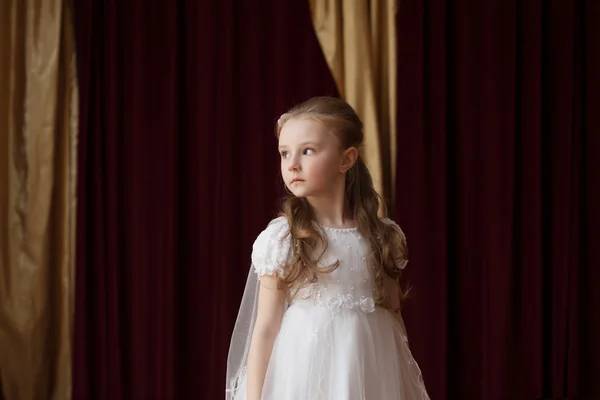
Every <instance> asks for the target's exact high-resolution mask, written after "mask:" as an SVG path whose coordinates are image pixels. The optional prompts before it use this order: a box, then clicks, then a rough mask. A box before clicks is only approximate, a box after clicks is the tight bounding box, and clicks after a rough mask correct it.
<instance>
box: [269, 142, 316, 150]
mask: <svg viewBox="0 0 600 400" xmlns="http://www.w3.org/2000/svg"><path fill="white" fill-rule="evenodd" d="M307 144H312V145H315V144H319V142H313V141H310V142H302V143H300V146H306V145H307ZM287 148H288V146H286V145H283V146H279V150H281V149H287Z"/></svg>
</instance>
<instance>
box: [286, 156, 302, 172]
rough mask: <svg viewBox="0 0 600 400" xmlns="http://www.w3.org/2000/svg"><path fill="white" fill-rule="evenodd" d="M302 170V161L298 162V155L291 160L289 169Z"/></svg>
mask: <svg viewBox="0 0 600 400" xmlns="http://www.w3.org/2000/svg"><path fill="white" fill-rule="evenodd" d="M298 170H300V163H299V162H298V157H294V158H293V159H292V160H290V166H289V167H288V171H290V172H292V171H298Z"/></svg>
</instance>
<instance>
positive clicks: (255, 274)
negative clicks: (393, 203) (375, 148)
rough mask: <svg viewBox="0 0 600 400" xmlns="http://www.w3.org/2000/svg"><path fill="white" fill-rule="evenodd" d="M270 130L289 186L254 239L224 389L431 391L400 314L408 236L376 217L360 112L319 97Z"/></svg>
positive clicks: (345, 395)
mask: <svg viewBox="0 0 600 400" xmlns="http://www.w3.org/2000/svg"><path fill="white" fill-rule="evenodd" d="M276 132H277V137H278V139H279V153H280V155H281V176H282V178H283V180H284V182H285V185H286V187H287V189H288V191H289V194H290V195H289V197H288V198H287V199H286V200H285V202H284V205H283V210H282V212H281V214H280V216H279V217H278V218H276V219H274V220H272V221H271V222H270V223H269V224H268V226H267V227H266V229H265V230H264V231H263V232H261V233H260V235H259V236H258V238H257V239H256V241H255V242H254V246H253V251H252V268H251V271H250V273H249V276H248V281H247V285H246V290H245V292H244V297H243V299H242V305H241V307H240V312H239V315H238V321H237V322H236V326H235V329H234V332H233V335H232V340H231V347H230V350H229V359H228V367H227V368H228V370H227V391H226V393H227V399H235V400H239V399H244V400H245V399H247V400H258V399H267V400H295V399H327V400H354V399H356V400H359V399H360V400H363V399H366V400H388V399H389V400H392V399H394V400H396V399H410V400H412V399H429V396H428V395H427V392H426V390H425V387H424V385H423V380H422V378H421V372H420V370H419V367H418V365H417V363H416V362H415V360H414V358H413V357H412V355H411V352H410V350H409V346H408V341H407V337H406V330H405V328H404V324H403V322H402V318H401V316H400V298H401V297H402V293H401V290H400V287H399V284H398V282H399V279H400V275H401V271H402V269H403V268H404V267H405V266H406V264H407V262H408V260H407V258H406V255H407V249H406V239H405V236H404V234H403V232H402V231H401V230H400V228H399V227H398V225H396V223H394V222H393V221H391V220H390V219H387V218H379V217H378V214H377V213H378V210H379V208H380V206H381V207H382V203H381V201H380V198H379V196H378V194H377V193H376V191H375V190H374V189H373V182H372V179H371V176H370V174H369V171H368V169H367V167H366V166H365V164H364V162H363V161H362V160H361V157H360V155H359V150H358V149H359V148H360V146H361V145H362V141H363V133H362V122H361V121H360V119H359V118H358V116H357V115H356V113H355V112H354V110H353V109H352V108H351V107H350V106H349V105H348V104H347V103H345V102H343V101H341V100H339V99H336V98H328V97H318V98H313V99H310V100H308V101H306V102H305V103H303V104H300V105H299V106H297V107H295V108H293V109H292V110H290V111H289V112H287V113H286V114H283V115H282V116H281V118H280V119H279V120H278V122H277V128H276Z"/></svg>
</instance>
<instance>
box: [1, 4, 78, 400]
mask: <svg viewBox="0 0 600 400" xmlns="http://www.w3.org/2000/svg"><path fill="white" fill-rule="evenodd" d="M73 35H74V32H73V20H72V8H71V4H69V3H67V0H53V1H42V0H31V1H22V0H0V379H1V383H0V388H2V390H3V391H4V396H5V398H6V399H8V400H30V399H68V398H70V396H71V338H72V315H73V285H74V279H73V278H74V224H75V177H76V166H75V161H76V157H75V149H76V147H75V146H76V132H77V129H76V128H77V127H76V122H77V93H78V92H77V80H76V72H75V68H76V67H75V51H74V40H73ZM0 397H1V396H0Z"/></svg>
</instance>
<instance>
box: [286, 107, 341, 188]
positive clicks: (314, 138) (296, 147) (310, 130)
mask: <svg viewBox="0 0 600 400" xmlns="http://www.w3.org/2000/svg"><path fill="white" fill-rule="evenodd" d="M341 150H342V149H341V146H340V143H339V141H338V139H337V138H336V137H335V135H334V134H332V133H330V132H327V130H326V128H325V127H324V126H323V125H322V124H320V123H319V122H317V121H314V120H311V119H304V118H293V119H290V120H288V121H287V122H286V123H285V124H284V125H283V128H281V131H280V133H279V154H280V156H281V176H282V178H283V181H284V182H285V184H286V186H287V187H288V189H289V190H290V191H291V192H292V193H293V194H294V195H295V196H296V197H307V196H318V195H327V194H328V193H330V192H331V191H332V190H333V189H334V187H335V183H336V181H337V180H338V179H339V178H340V177H342V178H343V177H344V174H343V172H342V170H341V163H342V151H341Z"/></svg>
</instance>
